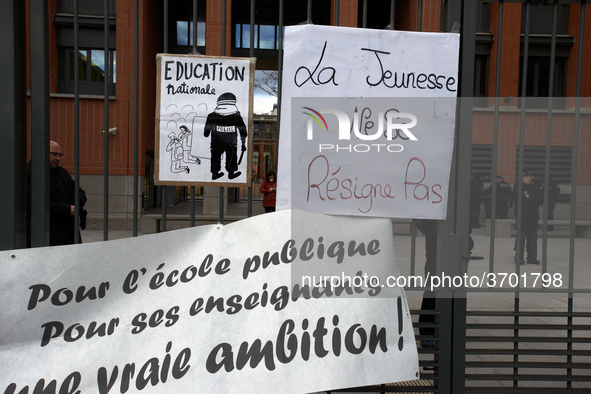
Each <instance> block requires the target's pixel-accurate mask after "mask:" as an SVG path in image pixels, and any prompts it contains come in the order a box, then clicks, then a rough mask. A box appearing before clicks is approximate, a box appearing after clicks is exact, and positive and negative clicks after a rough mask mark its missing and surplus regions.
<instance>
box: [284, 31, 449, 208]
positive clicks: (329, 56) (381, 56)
mask: <svg viewBox="0 0 591 394" xmlns="http://www.w3.org/2000/svg"><path fill="white" fill-rule="evenodd" d="M285 37H286V39H285V60H284V62H283V64H284V68H283V79H282V81H283V85H282V91H283V93H282V102H281V126H280V127H281V130H280V135H281V138H280V140H279V143H280V147H279V156H278V157H279V159H280V161H279V171H278V177H277V181H278V187H277V192H278V195H277V206H278V209H286V208H297V209H305V210H309V211H313V212H321V213H332V214H344V215H359V216H376V217H402V218H411V217H414V218H431V219H444V218H445V215H446V207H447V193H448V183H449V174H450V167H451V158H452V150H453V135H454V125H455V107H456V92H457V89H458V80H457V78H458V53H459V35H458V34H446V33H416V32H402V31H384V30H373V29H352V28H343V27H329V26H311V25H308V26H289V27H287V28H286V34H285Z"/></svg>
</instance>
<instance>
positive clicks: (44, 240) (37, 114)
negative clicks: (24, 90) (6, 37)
mask: <svg viewBox="0 0 591 394" xmlns="http://www.w3.org/2000/svg"><path fill="white" fill-rule="evenodd" d="M29 14H30V36H31V38H30V43H31V64H37V65H41V67H35V68H34V69H33V70H32V72H31V157H32V159H31V190H30V193H31V218H30V219H31V224H32V225H31V246H33V247H38V246H46V245H49V138H50V136H49V36H48V19H47V16H48V6H47V2H46V1H43V0H42V1H39V0H32V1H31V2H30V3H29ZM23 48H24V47H23ZM9 174H10V173H9ZM76 234H78V232H76Z"/></svg>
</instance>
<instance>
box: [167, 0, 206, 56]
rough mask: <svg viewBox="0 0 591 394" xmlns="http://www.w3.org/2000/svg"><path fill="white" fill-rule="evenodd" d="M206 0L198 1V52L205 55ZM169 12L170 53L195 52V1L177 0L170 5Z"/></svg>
mask: <svg viewBox="0 0 591 394" xmlns="http://www.w3.org/2000/svg"><path fill="white" fill-rule="evenodd" d="M206 5H207V4H206V2H205V0H198V1H197V45H196V47H197V52H199V53H201V54H205V34H206V23H205V14H206V13H205V7H206ZM168 7H169V8H168V12H169V19H168V25H169V29H168V32H169V40H168V44H169V45H168V51H169V52H170V53H191V52H193V36H194V34H193V33H194V31H193V29H194V21H193V0H175V1H171V2H170V3H169V5H168Z"/></svg>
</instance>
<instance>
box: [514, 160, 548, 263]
mask: <svg viewBox="0 0 591 394" xmlns="http://www.w3.org/2000/svg"><path fill="white" fill-rule="evenodd" d="M532 180H533V176H532V175H531V174H530V173H529V172H528V171H524V172H523V190H522V191H521V195H519V191H518V190H519V189H518V184H517V183H516V184H515V187H514V188H513V200H514V201H515V217H516V218H517V220H518V223H517V227H518V228H519V227H520V226H521V245H518V244H517V239H515V251H516V254H515V262H518V263H519V264H524V261H523V254H524V250H526V251H527V263H528V264H540V260H538V220H539V219H540V213H539V207H540V205H541V203H542V197H541V195H540V190H539V189H538V188H537V187H536V186H535V185H534V184H533V183H532ZM519 200H521V201H522V203H521V204H522V206H521V212H518V211H517V209H518V206H519ZM526 242H527V247H526Z"/></svg>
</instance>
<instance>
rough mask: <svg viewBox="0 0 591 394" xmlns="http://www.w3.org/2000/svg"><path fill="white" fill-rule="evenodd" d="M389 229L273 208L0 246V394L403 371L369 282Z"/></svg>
mask: <svg viewBox="0 0 591 394" xmlns="http://www.w3.org/2000/svg"><path fill="white" fill-rule="evenodd" d="M391 234H392V229H391V223H390V221H389V220H386V219H366V218H357V219H354V218H353V219H351V218H344V217H328V216H323V215H318V214H312V213H306V212H298V211H281V212H277V213H273V214H266V215H260V216H257V217H254V218H251V219H248V220H243V221H240V222H237V223H234V224H230V225H227V226H222V225H211V226H203V227H195V228H190V229H185V230H177V231H172V232H166V233H161V234H155V235H146V236H142V237H137V238H133V239H124V240H117V241H109V242H108V243H104V242H101V243H90V244H82V245H72V246H64V247H51V248H38V249H29V250H16V251H7V252H0V264H1V268H2V272H3V275H2V276H0V288H1V289H2V298H1V301H0V303H1V308H0V321H1V322H2V324H1V325H0V371H2V372H1V373H0V392H4V393H6V394H12V393H20V392H23V391H21V390H27V388H28V390H29V391H28V392H42V391H43V390H44V389H46V391H43V392H55V393H58V392H59V393H77V392H79V393H119V392H121V393H123V392H150V393H188V392H198V393H213V392H216V393H225V392H228V393H230V392H244V393H277V392H281V393H300V392H313V391H320V390H330V389H337V388H344V387H353V386H361V385H369V384H378V383H387V382H395V381H402V380H412V379H416V378H418V357H417V350H416V344H415V338H414V334H413V328H412V322H411V318H410V313H409V310H408V305H407V302H406V299H405V295H404V292H403V290H402V289H400V288H397V287H388V286H385V287H382V284H384V285H386V284H387V283H388V282H387V277H391V278H395V277H396V276H397V275H398V269H397V265H396V259H395V256H394V248H393V245H392V243H393V238H392V236H391ZM321 273H322V275H324V276H326V275H332V279H331V281H330V282H321V277H320V274H321ZM346 278H349V279H348V280H347V279H346ZM391 283H393V282H391ZM24 392H27V391H24Z"/></svg>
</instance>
